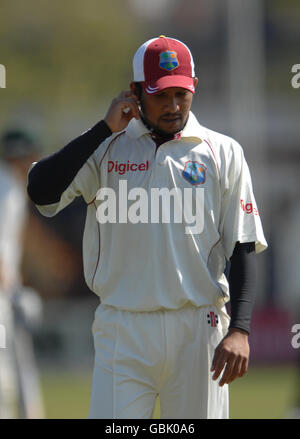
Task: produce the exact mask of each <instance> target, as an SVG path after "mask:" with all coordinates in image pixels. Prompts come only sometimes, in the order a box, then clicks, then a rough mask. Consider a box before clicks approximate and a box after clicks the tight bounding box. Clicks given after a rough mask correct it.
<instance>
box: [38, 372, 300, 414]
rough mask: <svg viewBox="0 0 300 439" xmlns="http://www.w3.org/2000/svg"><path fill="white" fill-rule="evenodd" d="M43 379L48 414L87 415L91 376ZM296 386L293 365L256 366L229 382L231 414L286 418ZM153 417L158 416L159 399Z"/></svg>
mask: <svg viewBox="0 0 300 439" xmlns="http://www.w3.org/2000/svg"><path fill="white" fill-rule="evenodd" d="M41 381H42V389H43V394H44V403H45V410H46V417H47V418H50V419H53V418H67V419H74V418H75V419H78V418H87V415H88V408H89V394H90V387H91V377H90V376H87V375H84V374H74V373H60V374H54V373H47V374H45V373H44V374H42V376H41ZM295 386H296V371H295V369H294V368H293V367H292V366H284V367H283V366H281V367H279V366H276V367H254V366H253V367H251V368H250V370H249V371H248V373H247V374H246V375H245V376H244V377H243V378H241V379H238V380H236V381H235V382H233V383H232V384H231V385H230V418H232V419H280V418H283V417H285V416H286V414H287V411H288V410H289V408H290V405H291V404H292V403H293V396H294V388H295ZM154 418H159V401H158V403H157V405H156V408H155V412H154Z"/></svg>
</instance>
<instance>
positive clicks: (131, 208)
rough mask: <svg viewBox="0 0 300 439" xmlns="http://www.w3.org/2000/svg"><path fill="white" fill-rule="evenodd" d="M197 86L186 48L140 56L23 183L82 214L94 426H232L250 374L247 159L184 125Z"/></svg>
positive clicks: (256, 236) (148, 49) (37, 196)
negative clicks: (115, 89) (90, 295)
mask: <svg viewBox="0 0 300 439" xmlns="http://www.w3.org/2000/svg"><path fill="white" fill-rule="evenodd" d="M197 82H198V79H197V78H196V76H195V68H194V62H193V58H192V54H191V52H190V50H189V49H188V47H187V46H186V45H185V44H184V43H182V42H180V41H178V40H177V39H173V38H167V37H165V36H160V37H158V38H153V39H151V40H149V41H147V42H145V43H144V44H143V45H142V46H141V47H139V49H138V50H137V52H136V53H135V55H134V58H133V81H132V82H131V84H130V90H128V91H123V92H121V94H120V95H119V96H118V97H116V98H115V99H113V101H112V103H111V105H110V107H109V109H108V111H107V114H106V115H105V117H104V119H103V120H101V121H100V122H98V123H97V124H96V125H95V126H94V127H92V128H91V129H89V130H88V131H86V132H84V133H83V134H82V135H80V136H79V137H77V138H76V139H75V140H73V141H71V142H70V143H69V144H68V145H66V146H65V147H64V148H62V149H60V150H58V151H57V152H55V153H54V154H52V155H50V156H48V157H45V158H43V159H42V160H40V161H39V162H38V163H33V165H32V166H31V168H30V171H29V175H28V194H29V196H30V197H31V199H32V200H33V201H34V202H35V204H36V205H37V208H38V209H39V211H40V212H41V213H42V214H43V215H46V216H53V215H55V214H57V213H58V212H59V211H60V210H61V209H63V208H64V207H66V206H67V205H68V204H69V203H71V202H72V200H73V199H74V198H75V197H77V196H80V195H82V196H83V198H84V200H85V202H86V204H87V217H86V225H85V231H84V238H83V259H84V272H85V279H86V282H87V284H88V285H89V287H90V289H91V290H92V291H94V292H95V293H96V294H97V295H98V296H99V298H100V304H99V306H98V308H97V309H96V312H95V320H94V323H93V327H92V332H93V336H94V346H95V364H94V374H93V384H92V392H91V403H90V413H89V417H90V418H107V419H112V418H137V419H141V418H151V417H152V416H153V409H154V404H155V400H156V397H157V395H159V396H160V408H161V418H169V419H171V418H179V419H182V418H191V419H200V418H203V419H204V418H228V417H229V408H228V384H229V383H230V382H232V381H233V380H234V379H236V378H238V377H241V376H243V375H244V373H245V372H246V370H247V367H248V361H249V344H248V335H249V332H250V322H251V313H252V309H253V304H254V296H255V294H254V293H255V283H254V279H255V253H259V252H261V251H263V250H264V249H265V248H266V247H267V243H266V240H265V238H264V234H263V230H262V225H261V221H260V216H259V211H258V209H257V206H256V202H255V198H254V195H253V190H252V183H251V177H250V173H249V169H248V166H247V163H246V161H245V158H244V154H243V150H242V148H241V146H240V145H239V144H238V143H237V142H236V141H235V140H233V139H231V138H229V137H227V136H224V135H222V134H218V133H216V132H213V131H211V130H209V129H207V128H205V127H203V126H202V125H200V123H199V122H198V121H197V119H196V117H195V116H194V114H193V113H192V112H191V105H192V100H193V95H194V93H195V90H196V86H197ZM226 261H230V263H231V269H230V276H229V282H228V281H227V280H226V277H225V275H224V269H225V264H226ZM229 299H230V303H231V316H230V318H229V315H228V314H227V312H226V308H225V304H226V303H227V302H228V301H229Z"/></svg>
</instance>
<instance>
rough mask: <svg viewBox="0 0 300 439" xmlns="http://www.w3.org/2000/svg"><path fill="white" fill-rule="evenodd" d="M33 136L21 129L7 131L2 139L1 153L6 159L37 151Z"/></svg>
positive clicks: (0, 143)
mask: <svg viewBox="0 0 300 439" xmlns="http://www.w3.org/2000/svg"><path fill="white" fill-rule="evenodd" d="M37 149H38V148H37V145H36V142H35V140H34V139H33V137H32V136H31V135H30V134H29V133H27V132H25V131H23V130H19V129H15V130H9V131H6V132H5V133H4V134H3V135H2V136H1V139H0V154H1V157H2V158H4V159H9V158H21V157H26V156H29V155H31V154H34V153H36V152H37Z"/></svg>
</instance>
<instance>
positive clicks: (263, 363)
mask: <svg viewBox="0 0 300 439" xmlns="http://www.w3.org/2000/svg"><path fill="white" fill-rule="evenodd" d="M161 34H164V35H166V36H169V37H174V38H177V39H179V40H181V41H183V42H185V43H186V44H187V45H188V46H189V48H190V49H191V51H192V54H193V57H194V61H195V65H196V74H197V76H198V78H199V85H198V89H197V93H196V95H195V98H194V102H193V112H194V113H195V115H196V116H197V117H198V120H199V121H200V123H201V124H202V125H204V126H206V127H208V128H210V129H212V130H214V131H218V132H221V133H224V134H227V135H229V136H232V137H234V138H235V139H236V140H237V141H238V142H239V143H240V144H241V145H242V146H243V148H244V152H245V156H246V159H247V161H248V163H249V167H250V170H251V174H252V179H253V186H254V193H255V196H256V201H257V204H258V208H259V210H260V213H261V217H262V221H263V227H264V232H265V236H266V239H267V241H268V243H269V248H268V250H267V251H266V252H264V253H263V254H261V255H258V256H257V259H258V261H259V263H258V265H259V282H258V289H257V302H256V307H255V312H254V316H253V323H252V333H251V335H250V343H251V360H250V369H249V372H248V374H247V375H246V376H245V377H244V378H243V379H242V380H237V381H236V382H234V383H233V384H232V385H231V413H230V417H231V418H284V417H300V347H299V348H298V349H297V348H293V347H292V343H291V340H292V336H293V333H292V332H291V331H292V326H293V325H295V324H300V291H299V289H300V288H299V286H300V254H299V250H298V249H299V248H300V230H299V227H298V226H299V222H300V192H299V170H300V149H299V134H300V128H299V114H300V113H299V110H300V88H294V87H293V86H292V78H293V76H295V73H292V67H293V66H294V65H295V64H300V51H299V46H300V4H299V1H297V0H251V1H247V0H223V1H220V0H184V1H183V0H151V1H148V0H113V1H105V0H85V1H82V0H72V1H71V0H64V2H59V1H58V0H52V1H49V0H39V1H37V0H26V2H23V1H21V0H10V1H8V0H1V13H0V64H2V65H3V66H5V69H6V88H0V137H1V136H2V135H4V134H5V132H7V130H10V131H15V130H19V132H20V131H22V132H26V133H28V135H29V136H30V139H31V140H30V141H27V144H28V145H34V148H31V149H30V154H28V156H27V160H28V159H32V158H33V159H34V160H37V159H38V158H39V157H42V156H44V155H46V154H48V153H51V152H53V151H55V150H57V149H59V148H60V147H62V146H64V145H65V144H66V143H68V142H69V141H70V140H72V139H73V138H75V137H77V136H78V135H79V134H80V133H82V132H83V131H85V130H86V129H88V128H89V127H91V126H92V125H94V124H95V123H96V122H97V121H99V120H100V119H102V118H103V116H104V114H105V112H106V109H107V107H108V105H109V103H110V101H111V99H112V98H113V97H115V96H116V95H117V94H119V92H120V91H121V90H123V89H127V88H128V85H129V82H130V81H131V79H132V58H133V55H134V53H135V51H136V50H137V48H138V47H139V46H140V45H141V44H142V43H143V42H144V41H146V40H148V39H150V38H153V37H155V36H159V35H161ZM299 84H300V80H299ZM23 140H24V139H23ZM21 156H22V154H21ZM17 158H18V157H17ZM22 158H24V157H23V156H22ZM15 159H16V158H15ZM31 161H33V160H31ZM28 163H29V162H28ZM2 164H3V166H4V167H6V166H7V165H8V164H9V165H11V159H8V158H7V156H6V155H5V152H4V153H3V155H2ZM23 166H24V162H23ZM27 169H28V167H27ZM19 181H20V180H19ZM0 183H1V178H0ZM1 184H2V183H1ZM3 187H4V186H3ZM22 190H23V191H24V199H25V197H26V193H25V183H23V185H22ZM0 192H1V191H0ZM0 201H1V200H0ZM1 203H2V202H1ZM85 213H86V212H85V205H84V203H83V202H82V200H81V199H78V200H76V201H75V202H74V203H73V204H72V205H71V206H69V207H68V208H67V209H65V210H64V211H63V212H61V213H60V214H58V215H57V216H56V217H54V218H51V219H47V218H44V217H42V216H41V215H39V213H38V212H37V210H36V209H35V207H34V206H33V205H32V204H31V203H30V202H29V200H27V206H26V215H25V216H24V230H23V234H22V240H20V243H19V245H20V249H21V250H20V251H21V256H20V258H21V260H20V270H21V277H22V282H21V283H22V285H23V287H25V291H27V292H28V291H30V292H31V293H32V294H31V296H30V297H31V298H32V297H35V299H34V300H35V302H34V303H35V309H37V308H38V309H39V310H40V316H39V319H38V318H37V323H36V324H35V325H33V327H32V328H30V334H32V340H33V345H32V350H33V354H32V358H31V361H32V363H34V364H35V367H36V371H35V385H36V386H39V390H37V394H39V397H40V404H41V405H42V406H43V409H42V410H41V411H40V416H41V417H46V418H57V417H60V418H85V417H87V414H88V404H89V392H90V386H91V375H92V367H93V341H92V335H91V325H92V322H93V317H94V310H95V308H96V306H97V304H98V299H97V297H96V296H95V295H94V293H92V292H91V291H90V290H89V289H88V288H87V286H86V285H85V282H84V279H83V270H82V253H81V243H82V233H83V226H84V221H85ZM0 216H1V215H0ZM29 303H31V302H29ZM36 304H38V305H36ZM29 308H30V306H29ZM0 317H1V313H0ZM0 323H1V322H0ZM2 353H3V350H2V352H1V354H2ZM33 357H34V359H33ZM0 360H1V356H0ZM3 364H4V363H2V364H1V362H0V379H1V367H2V369H3ZM4 379H5V378H4ZM25 379H26V378H25ZM25 393H26V392H25ZM37 399H38V398H37ZM0 404H1V392H0ZM16 416H20V414H19V415H18V414H17V415H16ZM155 416H159V406H157V410H156V412H155Z"/></svg>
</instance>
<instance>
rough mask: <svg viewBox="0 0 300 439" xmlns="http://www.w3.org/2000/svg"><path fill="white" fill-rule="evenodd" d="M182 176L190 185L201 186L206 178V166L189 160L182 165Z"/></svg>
mask: <svg viewBox="0 0 300 439" xmlns="http://www.w3.org/2000/svg"><path fill="white" fill-rule="evenodd" d="M182 175H183V177H184V178H185V179H186V180H187V181H188V182H189V183H191V184H203V183H204V182H205V178H206V166H205V165H203V164H202V163H198V162H192V161H191V160H189V161H188V162H186V163H185V165H184V170H183V171H182Z"/></svg>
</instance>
